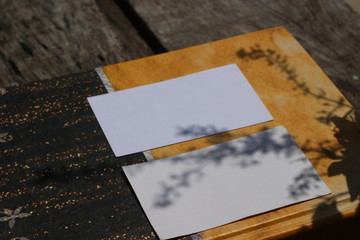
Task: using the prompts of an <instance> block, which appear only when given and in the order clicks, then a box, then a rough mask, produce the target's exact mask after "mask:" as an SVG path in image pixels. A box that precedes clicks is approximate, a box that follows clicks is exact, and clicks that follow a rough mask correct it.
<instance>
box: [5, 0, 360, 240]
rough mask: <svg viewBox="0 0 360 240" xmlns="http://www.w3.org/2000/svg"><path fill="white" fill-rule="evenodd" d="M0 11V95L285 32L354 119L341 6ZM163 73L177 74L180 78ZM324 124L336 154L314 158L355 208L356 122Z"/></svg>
mask: <svg viewBox="0 0 360 240" xmlns="http://www.w3.org/2000/svg"><path fill="white" fill-rule="evenodd" d="M0 6H1V10H0V12H1V16H2V20H1V22H0V37H1V44H0V53H1V58H2V60H3V61H2V64H0V72H1V73H2V77H1V78H0V87H6V86H10V85H16V84H22V83H24V82H29V81H35V80H41V79H46V78H51V77H55V76H59V75H63V74H69V73H74V72H79V71H86V70H89V69H93V68H95V67H99V66H104V65H108V64H112V63H116V62H122V61H126V60H130V59H136V58H139V57H144V56H149V55H152V54H153V53H161V52H164V51H166V50H169V51H171V50H175V49H180V48H184V47H189V46H193V45H197V44H203V43H206V42H211V41H214V40H219V39H223V38H226V37H232V36H236V35H239V34H243V33H248V32H253V31H257V30H261V29H264V28H269V27H275V26H285V27H286V28H287V29H288V30H289V31H290V32H291V33H292V34H293V35H294V36H295V37H296V39H297V40H298V41H299V42H300V43H301V45H302V46H303V47H304V48H305V49H306V51H307V52H308V53H309V54H310V55H311V56H312V57H313V58H314V60H315V61H316V62H317V63H318V64H319V65H320V67H321V68H322V69H323V70H324V71H325V73H326V74H327V75H328V76H329V78H330V79H331V80H332V81H333V82H334V83H335V84H336V86H337V87H338V88H339V89H340V91H341V92H342V93H343V94H344V96H345V97H346V98H347V99H348V100H349V101H350V102H351V103H352V105H353V106H354V107H355V109H359V108H360V106H359V105H360V99H359V98H360V96H359V94H358V93H359V92H360V87H359V85H360V80H359V79H360V73H359V68H358V66H359V62H360V57H359V56H358V49H359V35H360V17H359V16H360V15H359V14H358V13H356V12H355V11H353V10H352V9H351V8H350V7H349V6H348V5H346V4H345V3H344V2H343V1H341V0H336V1H335V0H329V1H325V0H322V1H321V0H299V1H291V0H282V1H265V0H256V1H251V0H245V1H235V0H223V1H216V0H196V1H192V0H182V1H171V0H156V1H155V0H154V1H146V0H101V1H100V0H98V1H95V0H80V1H76V2H71V3H70V2H68V1H67V2H64V1H59V0H51V1H46V2H44V1H31V2H28V1H9V0H2V1H0ZM239 47H241V46H239ZM217 57H218V56H217ZM220 57H221V54H220ZM181 60H182V59H181ZM184 62H186V59H185V61H184ZM138 70H140V71H141V68H140V69H138ZM171 70H172V71H173V72H174V75H176V74H182V70H181V68H179V69H175V68H174V67H172V68H171ZM159 76H161V75H159ZM126 77H127V76H124V79H126ZM144 77H146V76H144V75H142V78H144ZM132 84H137V83H136V82H134V83H132ZM0 90H1V89H0ZM334 120H335V121H336V123H334V122H333V123H332V124H335V125H336V127H335V126H334V129H335V130H336V131H337V133H336V134H335V135H336V138H337V139H338V140H339V141H340V145H341V146H340V145H339V146H338V147H335V148H334V149H330V150H331V151H328V149H325V150H324V152H325V153H327V154H328V155H330V156H331V159H332V160H333V161H337V162H338V163H337V164H334V165H333V168H331V171H329V174H330V172H331V174H332V175H333V176H337V178H343V180H342V184H343V183H344V182H346V185H347V186H348V189H349V191H350V189H351V193H352V195H353V196H352V198H355V199H356V198H358V197H359V195H360V194H359V192H358V191H359V189H360V188H359V187H358V186H359V184H360V180H357V179H356V178H354V174H353V173H351V172H346V171H347V169H348V168H349V167H350V168H354V169H356V168H357V169H358V168H359V165H358V163H357V162H358V161H357V162H353V161H351V159H354V158H353V157H351V156H358V155H360V153H359V152H358V150H357V148H358V147H357V146H359V144H360V143H359V138H360V137H359V136H357V135H356V134H357V133H358V129H357V128H356V124H357V125H359V123H358V122H359V120H358V119H357V122H356V121H355V120H356V119H353V120H352V121H355V123H354V122H348V121H347V120H343V119H334ZM225 137H226V136H225ZM341 147H342V148H341ZM341 155H342V156H341ZM344 155H345V157H344ZM334 163H335V162H334ZM344 196H345V195H344ZM347 196H348V195H347ZM341 197H342V196H337V198H341ZM346 198H347V197H346V196H345V199H346ZM344 201H345V200H344ZM346 201H348V200H346ZM346 201H345V202H346ZM318 209H323V210H326V211H327V212H328V213H329V215H328V218H327V219H328V221H330V222H331V221H334V220H340V219H343V218H346V217H348V216H349V215H352V214H353V212H351V211H350V213H349V212H346V211H345V212H344V209H341V208H339V206H338V204H337V202H336V201H335V200H334V199H333V198H329V199H328V200H327V201H324V203H323V204H322V205H321V206H319V207H318ZM314 215H316V214H314ZM315 217H316V216H315ZM275 222H276V221H275ZM280 223H281V221H280ZM318 224H319V223H317V222H311V224H310V225H311V226H315V227H316V226H318ZM321 224H326V221H323V222H321ZM254 229H255V230H256V232H257V234H258V233H259V232H261V231H264V232H267V231H268V230H269V229H268V228H266V227H265V228H264V229H263V228H261V224H260V225H256V226H253V228H251V227H250V228H248V230H249V231H252V230H254ZM284 229H285V230H284ZM304 229H308V226H303V229H302V230H304ZM298 230H299V229H298ZM298 230H296V231H298ZM339 231H341V229H339ZM276 232H277V233H279V234H280V235H281V234H282V235H281V236H286V235H288V234H292V233H294V232H291V231H286V226H284V228H281V229H278V230H277V231H276ZM325 232H326V231H325Z"/></svg>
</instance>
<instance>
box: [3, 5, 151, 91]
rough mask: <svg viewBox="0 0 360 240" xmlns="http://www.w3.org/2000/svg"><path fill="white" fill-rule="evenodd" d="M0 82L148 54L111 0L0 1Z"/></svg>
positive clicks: (32, 78)
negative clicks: (0, 60) (0, 59)
mask: <svg viewBox="0 0 360 240" xmlns="http://www.w3.org/2000/svg"><path fill="white" fill-rule="evenodd" d="M0 15H1V23H0V24H1V25H0V38H1V44H0V53H1V58H2V60H3V61H2V64H0V72H1V76H2V77H1V78H0V87H6V86H10V85H16V84H19V83H24V82H30V81H35V80H42V79H47V78H52V77H57V76H61V75H65V74H70V73H76V72H82V71H89V70H92V69H94V68H96V67H99V66H104V65H108V64H112V63H117V62H121V61H125V60H130V59H135V58H139V57H143V56H148V55H151V54H152V51H151V50H150V48H149V47H148V46H147V45H146V44H145V42H144V41H143V40H142V39H141V38H140V37H139V36H138V34H137V32H136V30H135V29H134V28H133V27H132V25H131V24H130V22H129V21H128V19H127V18H125V16H124V15H123V14H122V12H121V10H120V9H119V8H118V6H117V5H116V4H115V3H114V2H113V1H109V0H106V1H99V2H96V1H94V0H80V1H57V0H50V1H38V0H36V1H6V0H2V1H0Z"/></svg>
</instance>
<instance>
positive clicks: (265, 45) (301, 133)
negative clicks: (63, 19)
mask: <svg viewBox="0 0 360 240" xmlns="http://www.w3.org/2000/svg"><path fill="white" fill-rule="evenodd" d="M231 63H236V64H237V65H238V66H239V67H240V69H241V70H242V71H243V73H244V75H245V76H246V77H247V79H248V80H249V82H250V83H251V85H252V86H253V87H254V89H255V91H256V92H257V94H258V95H259V97H260V98H261V99H262V100H263V102H264V104H265V106H266V107H267V108H268V110H269V111H270V113H271V114H272V116H273V117H274V121H271V122H267V123H262V124H258V125H256V126H251V127H246V128H242V129H237V130H233V131H230V132H226V133H224V134H217V135H213V136H210V137H206V138H201V139H196V140H193V141H188V142H184V143H179V144H175V145H170V146H166V147H162V148H158V149H153V150H151V153H152V154H153V156H154V158H155V159H160V158H164V157H169V156H173V155H176V154H180V153H183V152H188V151H191V150H195V149H199V148H203V147H206V146H210V145H213V144H215V143H221V142H224V141H227V140H230V139H234V138H238V137H241V136H246V135H249V134H252V133H256V132H259V131H261V130H263V129H267V128H272V127H275V126H278V125H282V126H285V127H286V128H287V129H288V131H289V132H290V134H291V135H292V136H293V137H294V138H295V141H296V142H297V143H298V145H299V146H300V147H301V148H302V150H303V151H304V152H305V153H306V155H307V157H308V158H309V159H310V160H311V162H312V163H313V165H314V167H315V168H316V170H317V171H318V173H319V174H320V175H321V177H322V178H323V180H324V181H325V182H326V183H327V184H328V186H329V188H330V189H331V191H332V194H331V195H328V196H325V197H322V198H318V199H314V200H311V201H307V202H303V203H301V204H296V205H292V206H289V207H285V208H281V209H278V210H276V211H271V212H268V213H265V214H260V215H257V216H254V217H250V218H247V219H244V220H241V221H238V222H235V223H232V224H228V225H225V226H223V227H219V228H215V229H212V230H208V231H205V232H203V233H201V236H202V237H203V238H204V239H269V238H272V239H276V238H279V237H285V236H288V235H291V234H294V233H296V232H299V231H301V230H303V229H306V228H312V227H314V226H316V225H319V224H323V223H324V222H326V221H328V220H329V219H331V217H332V216H338V215H339V214H340V215H341V217H349V216H354V215H356V214H357V211H359V207H358V206H359V200H360V198H359V196H360V191H359V185H360V177H359V175H358V170H359V168H360V164H359V161H358V160H357V159H356V157H357V153H358V152H357V150H356V149H355V148H354V146H356V144H358V143H359V139H360V138H359V137H360V135H359V134H358V133H357V132H354V133H352V134H349V129H348V127H349V126H348V125H350V126H351V127H353V125H351V124H353V122H352V121H353V120H354V119H353V116H352V113H353V111H352V109H353V108H352V106H351V104H350V103H349V102H347V100H346V99H345V98H344V97H343V95H342V94H341V93H340V91H339V90H338V89H337V88H336V87H335V85H334V84H333V83H332V82H331V80H330V79H329V78H328V77H327V76H326V75H325V74H324V72H323V71H322V70H321V69H320V67H319V66H318V65H317V64H316V63H315V62H314V61H313V60H312V58H311V57H310V56H309V55H308V54H307V53H306V51H305V50H304V49H303V48H302V46H301V45H300V44H299V43H298V42H297V41H296V40H295V39H294V37H293V36H292V35H291V34H290V33H289V32H288V31H287V30H286V29H285V28H282V27H278V28H272V29H267V30H262V31H259V32H255V33H250V34H245V35H240V36H237V37H233V38H229V39H225V40H220V41H216V42H213V43H208V44H203V45H199V46H195V47H190V48H186V49H182V50H177V51H172V52H169V53H164V54H160V55H156V56H151V57H147V58H143V59H137V60H134V61H129V62H124V63H119V64H115V65H110V66H105V67H103V70H104V72H105V74H106V75H107V78H108V79H109V80H110V82H111V83H112V85H113V87H114V88H115V90H122V89H126V88H130V87H136V86H141V85H144V84H149V83H154V82H159V81H163V80H167V79H171V78H175V77H179V76H182V75H185V74H190V73H194V72H198V71H202V70H205V69H209V68H214V67H218V66H223V65H226V64H231ZM184 94H186V93H184ZM186 127H191V126H184V128H186ZM197 127H198V128H199V129H203V130H205V131H206V126H197ZM353 128H354V127H353ZM355 129H356V128H355ZM344 131H345V132H347V134H346V135H345V136H346V137H347V138H348V139H347V141H350V144H349V142H344V141H343V139H342V137H343V136H341V134H344ZM194 134H196V133H195V132H194ZM339 134H340V135H339ZM350 137H353V139H352V138H351V139H350V140H349V138H350ZM341 152H343V153H341ZM334 156H337V158H335V157H334ZM339 165H340V166H339ZM339 167H340V168H339ZM313 181H314V179H313V177H312V176H307V175H306V171H304V172H303V173H302V175H301V176H298V180H296V181H294V186H293V187H294V192H295V193H294V194H295V195H296V194H306V188H307V187H311V186H312V184H314V182H313ZM264 201H266V196H264Z"/></svg>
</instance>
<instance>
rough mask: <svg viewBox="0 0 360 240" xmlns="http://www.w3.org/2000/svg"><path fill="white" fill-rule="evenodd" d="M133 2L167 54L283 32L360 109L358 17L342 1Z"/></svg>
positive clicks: (143, 0) (145, 0) (201, 0)
mask: <svg viewBox="0 0 360 240" xmlns="http://www.w3.org/2000/svg"><path fill="white" fill-rule="evenodd" d="M130 2H131V3H132V5H133V7H134V8H135V10H136V11H137V12H138V14H139V15H140V16H141V17H142V18H143V19H144V20H145V21H146V22H147V23H148V24H149V27H150V28H151V29H152V30H153V31H154V33H155V34H156V36H157V37H158V38H159V40H160V42H161V43H162V44H163V45H164V46H165V47H166V48H167V49H168V50H175V49H180V48H184V47H189V46H194V45H197V44H202V43H206V42H211V41H214V40H219V39H223V38H227V37H232V36H236V35H239V34H244V33H248V32H253V31H257V30H261V29H265V28H270V27H276V26H285V27H286V28H287V29H288V30H289V31H290V32H291V33H292V34H293V35H294V36H295V37H296V38H297V39H298V41H299V42H300V43H301V44H302V45H303V46H304V48H305V49H306V50H307V51H308V52H309V53H310V55H311V56H312V57H313V58H314V60H315V61H316V62H317V63H318V64H319V65H320V67H321V68H322V69H323V70H324V71H325V72H326V73H327V75H328V76H329V77H330V79H331V80H332V81H333V82H334V83H335V84H336V86H337V87H338V88H339V89H340V90H341V91H342V93H343V94H344V95H345V97H346V98H347V99H348V100H349V101H350V102H352V104H353V105H355V106H356V108H357V109H360V96H359V92H360V80H359V79H360V68H359V66H360V55H359V53H358V52H359V46H360V39H359V36H360V15H359V14H358V13H357V12H355V11H354V10H352V9H351V8H350V7H349V6H348V5H346V4H345V3H344V2H343V1H341V0H299V1H292V0H282V1H271V0H244V1H237V0H222V1H217V0H197V1H193V0H183V1H172V0H157V1H147V0H130Z"/></svg>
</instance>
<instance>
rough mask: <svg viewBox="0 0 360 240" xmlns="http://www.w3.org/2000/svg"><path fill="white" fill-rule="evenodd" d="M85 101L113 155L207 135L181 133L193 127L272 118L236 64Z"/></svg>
mask: <svg viewBox="0 0 360 240" xmlns="http://www.w3.org/2000/svg"><path fill="white" fill-rule="evenodd" d="M88 100H89V103H90V105H91V108H92V109H93V111H94V113H95V115H96V118H97V120H98V121H99V123H100V125H101V128H102V129H103V131H104V133H105V136H106V138H107V140H108V141H109V143H110V146H111V148H112V150H113V152H114V154H115V155H116V156H122V155H127V154H131V153H135V152H140V151H145V150H149V149H153V148H157V147H162V146H166V145H170V144H174V143H178V142H182V141H187V140H191V139H194V138H199V137H204V136H206V134H205V133H204V134H201V133H199V134H198V135H197V136H188V135H183V134H181V131H182V129H184V128H189V127H190V128H191V127H192V126H198V125H201V126H211V127H213V128H214V129H217V132H224V131H228V130H233V129H237V128H241V127H246V126H250V125H254V124H258V123H261V122H265V121H269V120H272V117H271V115H270V113H269V112H268V111H267V109H266V107H265V106H264V104H263V103H262V102H261V100H260V99H259V97H258V96H257V94H256V93H255V91H254V90H253V88H252V87H251V85H250V84H249V82H248V81H247V80H246V78H245V77H244V75H243V74H242V73H241V71H240V70H239V68H238V67H237V65H235V64H231V65H226V66H223V67H218V68H213V69H210V70H206V71H202V72H199V73H194V74H190V75H186V76H183V77H180V78H175V79H172V80H168V81H163V82H159V83H154V84H150V85H145V86H141V87H136V88H131V89H126V90H122V91H118V92H115V93H109V94H104V95H100V96H95V97H90V98H88ZM217 132H214V134H215V133H217Z"/></svg>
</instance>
